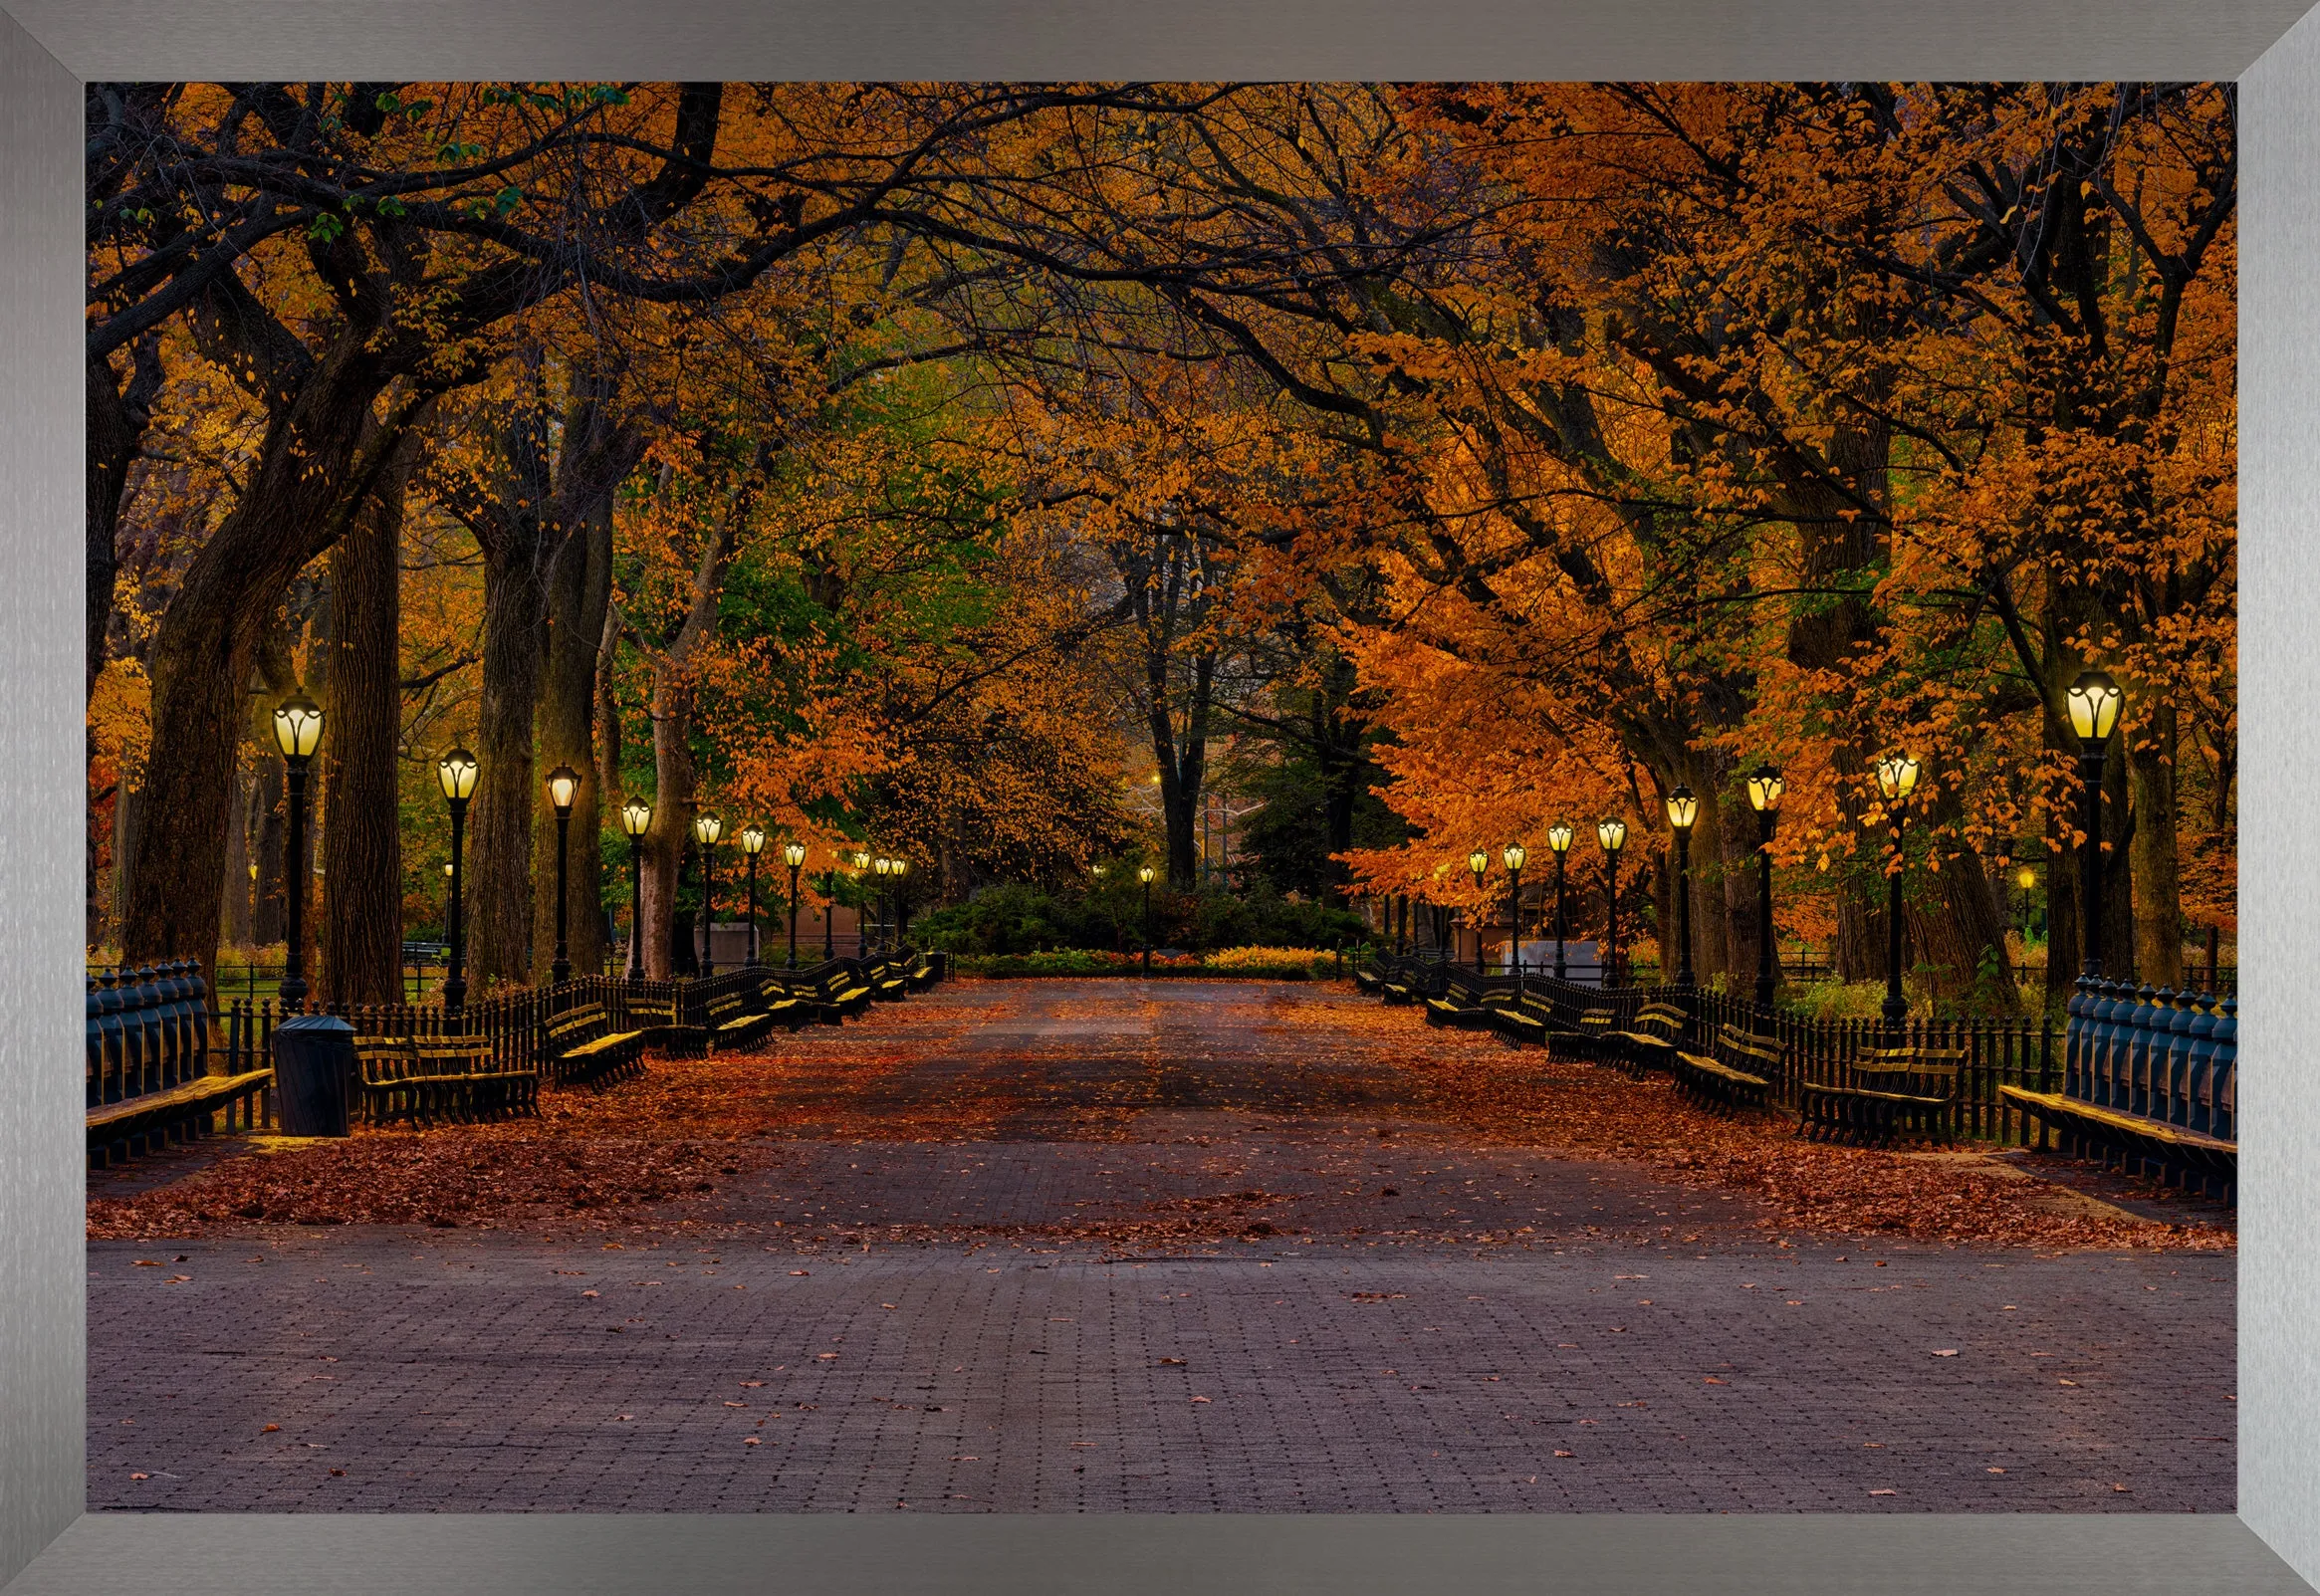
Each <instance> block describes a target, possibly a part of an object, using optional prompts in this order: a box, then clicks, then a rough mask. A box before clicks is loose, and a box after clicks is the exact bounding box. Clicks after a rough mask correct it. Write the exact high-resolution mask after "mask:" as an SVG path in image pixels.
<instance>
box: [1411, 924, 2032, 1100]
mask: <svg viewBox="0 0 2320 1596" xmlns="http://www.w3.org/2000/svg"><path fill="white" fill-rule="evenodd" d="M1375 963H1376V967H1377V968H1379V969H1381V970H1390V971H1392V972H1393V973H1394V974H1395V975H1396V976H1397V978H1399V979H1402V980H1404V981H1407V982H1411V983H1416V984H1418V985H1419V986H1420V987H1422V988H1424V989H1425V990H1429V991H1431V990H1433V988H1432V987H1431V986H1428V985H1427V984H1428V983H1430V982H1432V983H1436V984H1439V981H1440V979H1441V976H1442V974H1443V972H1442V971H1441V969H1440V967H1439V966H1436V965H1433V964H1431V963H1430V962H1429V961H1426V960H1424V959H1413V958H1401V959H1397V958H1395V957H1394V956H1392V955H1390V954H1389V955H1384V956H1381V957H1378V958H1377V959H1376V961H1375ZM1465 984H1466V985H1467V986H1469V987H1470V988H1476V989H1479V991H1480V993H1481V995H1482V997H1483V1000H1484V1001H1485V1002H1487V1003H1500V1004H1504V1003H1511V1002H1513V1001H1514V995H1515V979H1514V977H1513V976H1511V975H1505V974H1493V975H1489V976H1485V977H1481V978H1477V977H1474V976H1472V975H1469V976H1467V977H1466V978H1465ZM1521 993H1522V997H1521V1002H1522V1005H1523V1007H1524V1008H1525V1009H1527V1010H1529V1011H1530V1012H1531V1013H1532V1014H1534V1015H1536V1016H1537V1018H1539V1019H1540V1020H1542V1021H1545V1022H1546V1023H1547V1025H1548V1026H1550V1027H1551V1028H1553V1029H1556V1030H1562V1031H1575V1030H1577V1029H1578V1028H1579V1017H1580V1016H1581V1015H1582V1014H1586V1013H1588V1012H1590V1011H1594V1012H1600V1011H1603V1010H1609V1011H1610V1012H1611V1014H1612V1016H1613V1025H1614V1026H1616V1027H1621V1028H1624V1027H1626V1026H1631V1025H1632V1024H1633V1023H1634V1021H1635V1018H1636V1016H1637V1014H1638V1013H1640V1012H1641V1011H1642V1009H1643V1008H1644V1006H1645V1005H1647V1004H1653V1003H1672V1004H1676V1005H1678V1006H1679V1007H1681V1008H1683V1009H1684V1010H1685V1012H1686V1013H1687V1014H1688V1015H1689V1016H1690V1017H1691V1034H1690V1036H1689V1037H1688V1044H1689V1045H1691V1046H1694V1047H1705V1046H1706V1045H1707V1044H1708V1043H1709V1042H1710V1041H1712V1040H1713V1039H1714V1037H1715V1034H1716V1030H1717V1027H1718V1026H1726V1025H1732V1026H1739V1027H1740V1028H1741V1029H1742V1030H1745V1031H1748V1032H1749V1033H1750V1034H1755V1035H1769V1036H1771V1037H1773V1038H1775V1039H1776V1040H1778V1041H1779V1042H1780V1043H1781V1057H1782V1062H1781V1067H1780V1075H1779V1078H1778V1079H1777V1080H1775V1081H1774V1082H1773V1091H1772V1095H1773V1096H1774V1097H1775V1098H1776V1099H1777V1100H1778V1101H1779V1102H1780V1103H1781V1104H1782V1105H1784V1106H1786V1107H1790V1108H1793V1107H1794V1106H1796V1100H1797V1095H1798V1093H1799V1091H1800V1090H1801V1089H1802V1088H1803V1087H1805V1086H1807V1085H1816V1086H1850V1085H1852V1084H1854V1081H1853V1066H1854V1060H1855V1059H1856V1058H1858V1057H1859V1056H1860V1054H1861V1053H1862V1052H1863V1050H1864V1049H1867V1048H1870V1047H1890V1046H1894V1045H1897V1044H1903V1043H1906V1044H1908V1045H1911V1046H1919V1047H1941V1048H1956V1049H1959V1050H1960V1051H1962V1052H1964V1053H1965V1054H1966V1062H1965V1064H1964V1065H1963V1066H1962V1067H1961V1069H1960V1071H1959V1080H1958V1106H1957V1121H1958V1130H1959V1133H1960V1134H1961V1135H1968V1136H1972V1137H1973V1138H1975V1139H1977V1140H1984V1141H1995V1142H2003V1143H2008V1144H2011V1145H2017V1146H2026V1145H2028V1144H2030V1143H2031V1142H2032V1141H2033V1140H2035V1139H2037V1138H2038V1137H2039V1136H2040V1135H2041V1134H2042V1133H2041V1131H2040V1128H2039V1126H2038V1125H2037V1123H2036V1122H2035V1121H2033V1120H2031V1119H2030V1118H2029V1117H2028V1116H2026V1115H2024V1114H2023V1113H2021V1112H2020V1111H2019V1110H2017V1109H2015V1108H2012V1107H2010V1106H2009V1105H2007V1104H2006V1102H2005V1101H2004V1099H2003V1098H2002V1097H2001V1096H2000V1095H1999V1093H1998V1087H1999V1086H2001V1085H2016V1086H2025V1087H2028V1088H2029V1089H2030V1090H2033V1091H2052V1090H2054V1089H2055V1087H2056V1086H2057V1085H2059V1084H2060V1083H2061V1081H2062V1079H2063V1069H2062V1065H2063V1058H2062V1049H2061V1048H2060V1047H2059V1046H2057V1045H2056V1043H2057V1040H2058V1039H2059V1038H2058V1037H2057V1036H2056V1034H2055V1031H2054V1027H2053V1025H2052V1023H2051V1022H2049V1021H2047V1020H2046V1019H2044V1018H2043V1017H2040V1018H2036V1019H2027V1018H2024V1019H1999V1020H1913V1021H1910V1022H1908V1023H1907V1024H1906V1025H1905V1026H1903V1027H1902V1032H1901V1034H1900V1035H1899V1036H1896V1035H1895V1034H1894V1032H1893V1031H1892V1030H1891V1029H1889V1028H1888V1027H1887V1026H1885V1025H1884V1023H1883V1022H1882V1021H1877V1020H1815V1019H1812V1018H1810V1017H1808V1016H1804V1015H1797V1014H1792V1013H1789V1012H1787V1011H1784V1010H1780V1009H1773V1010H1770V1011H1766V1010H1761V1009H1758V1008H1757V1007H1756V1005H1755V1003H1754V1001H1753V999H1752V998H1743V997H1738V996H1735V995H1733V994H1729V993H1721V992H1710V991H1704V990H1700V989H1697V988H1695V989H1692V990H1691V991H1686V990H1684V989H1681V988H1677V987H1672V986H1626V987H1611V988H1601V987H1592V986H1581V985H1577V984H1574V983H1570V982H1562V981H1557V980H1555V979H1554V978H1553V976H1551V975H1537V974H1531V973H1527V972H1526V973H1525V974H1524V975H1523V977H1522V982H1521Z"/></svg>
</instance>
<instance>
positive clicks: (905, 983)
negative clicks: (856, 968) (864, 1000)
mask: <svg viewBox="0 0 2320 1596" xmlns="http://www.w3.org/2000/svg"><path fill="white" fill-rule="evenodd" d="M862 979H863V980H865V981H867V982H868V983H869V984H870V997H871V999H872V1001H874V1002H877V1003H900V1002H901V1001H902V1000H903V999H905V998H907V997H909V996H910V967H909V966H908V965H906V964H904V963H903V962H902V961H901V960H900V959H898V958H895V957H894V956H893V955H892V954H888V955H887V956H885V957H884V958H882V959H879V960H878V961H877V962H876V963H874V964H870V965H865V966H864V967H863V969H862Z"/></svg>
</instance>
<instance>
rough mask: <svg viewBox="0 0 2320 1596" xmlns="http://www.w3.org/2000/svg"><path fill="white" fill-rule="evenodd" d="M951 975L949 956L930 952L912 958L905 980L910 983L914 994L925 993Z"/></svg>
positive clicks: (905, 973)
mask: <svg viewBox="0 0 2320 1596" xmlns="http://www.w3.org/2000/svg"><path fill="white" fill-rule="evenodd" d="M949 973H950V958H949V956H948V955H947V954H944V953H941V952H939V951H929V952H926V953H921V954H916V955H913V956H912V958H911V960H910V967H909V969H908V970H906V971H905V972H904V978H905V979H906V980H908V981H909V983H910V990H911V991H912V992H924V991H926V989H927V988H929V987H931V986H933V985H934V984H935V983H936V982H938V981H940V980H942V979H943V977H944V976H945V975H947V974H949Z"/></svg>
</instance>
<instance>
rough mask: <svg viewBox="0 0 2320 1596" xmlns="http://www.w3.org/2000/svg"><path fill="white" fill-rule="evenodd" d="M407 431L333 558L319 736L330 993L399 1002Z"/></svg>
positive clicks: (322, 938)
mask: <svg viewBox="0 0 2320 1596" xmlns="http://www.w3.org/2000/svg"><path fill="white" fill-rule="evenodd" d="M416 447H417V443H416V439H415V437H410V436H406V438H405V439H404V443H403V446H402V447H401V448H400V449H398V450H397V451H396V456H395V459H394V461H393V463H392V464H391V465H390V466H389V467H388V469H387V470H385V471H384V472H382V473H380V475H379V479H378V486H377V489H376V491H375V492H374V493H373V494H372V496H371V498H370V500H369V501H368V502H367V503H366V504H365V505H364V506H363V507H362V510H361V511H360V512H359V513H358V514H357V515H356V517H355V519H354V525H353V526H352V528H351V529H350V530H349V531H348V534H347V536H346V538H345V539H343V540H342V541H341V542H340V545H339V547H338V548H337V549H336V550H334V551H332V555H331V648H330V688H331V702H330V707H329V715H330V719H329V722H328V725H329V728H330V736H329V737H328V738H326V739H325V741H324V744H323V782H322V788H323V812H324V815H325V817H326V824H325V827H324V830H323V907H322V913H321V914H320V915H319V916H318V917H317V921H316V925H315V932H316V936H315V943H316V946H317V949H318V951H319V952H320V954H321V956H322V969H321V977H322V980H321V984H320V986H319V987H318V989H317V990H318V991H319V992H320V994H321V995H322V997H323V998H324V999H325V1000H326V1001H331V1002H337V1003H346V1004H362V1003H379V1004H385V1003H399V1002H401V1001H402V895H403V882H402V842H401V825H400V823H399V822H400V819H401V805H400V794H399V792H398V783H397V776H398V771H397V758H398V756H399V754H400V745H401V739H402V689H401V675H402V672H401V657H400V647H399V644H400V638H401V629H400V615H401V605H400V575H399V572H400V570H401V565H402V522H403V494H404V489H405V486H406V485H407V484H408V482H409V480H410V473H411V467H412V462H413V454H414V452H415V450H416Z"/></svg>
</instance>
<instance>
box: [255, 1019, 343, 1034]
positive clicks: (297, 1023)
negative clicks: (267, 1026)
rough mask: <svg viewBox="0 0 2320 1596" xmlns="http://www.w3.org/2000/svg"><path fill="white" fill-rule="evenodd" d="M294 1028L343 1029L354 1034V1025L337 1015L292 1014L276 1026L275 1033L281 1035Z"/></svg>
mask: <svg viewBox="0 0 2320 1596" xmlns="http://www.w3.org/2000/svg"><path fill="white" fill-rule="evenodd" d="M292 1030H343V1031H345V1032H346V1033H347V1034H348V1035H349V1036H351V1035H353V1034H354V1027H353V1026H349V1025H348V1024H347V1022H346V1021H344V1020H341V1019H340V1018H339V1017H338V1016H337V1015H292V1016H291V1017H290V1018H289V1019H288V1020H285V1021H283V1022H282V1024H280V1025H278V1026H275V1027H274V1034H275V1035H277V1036H279V1035H281V1034H282V1033H283V1032H285V1031H292Z"/></svg>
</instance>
